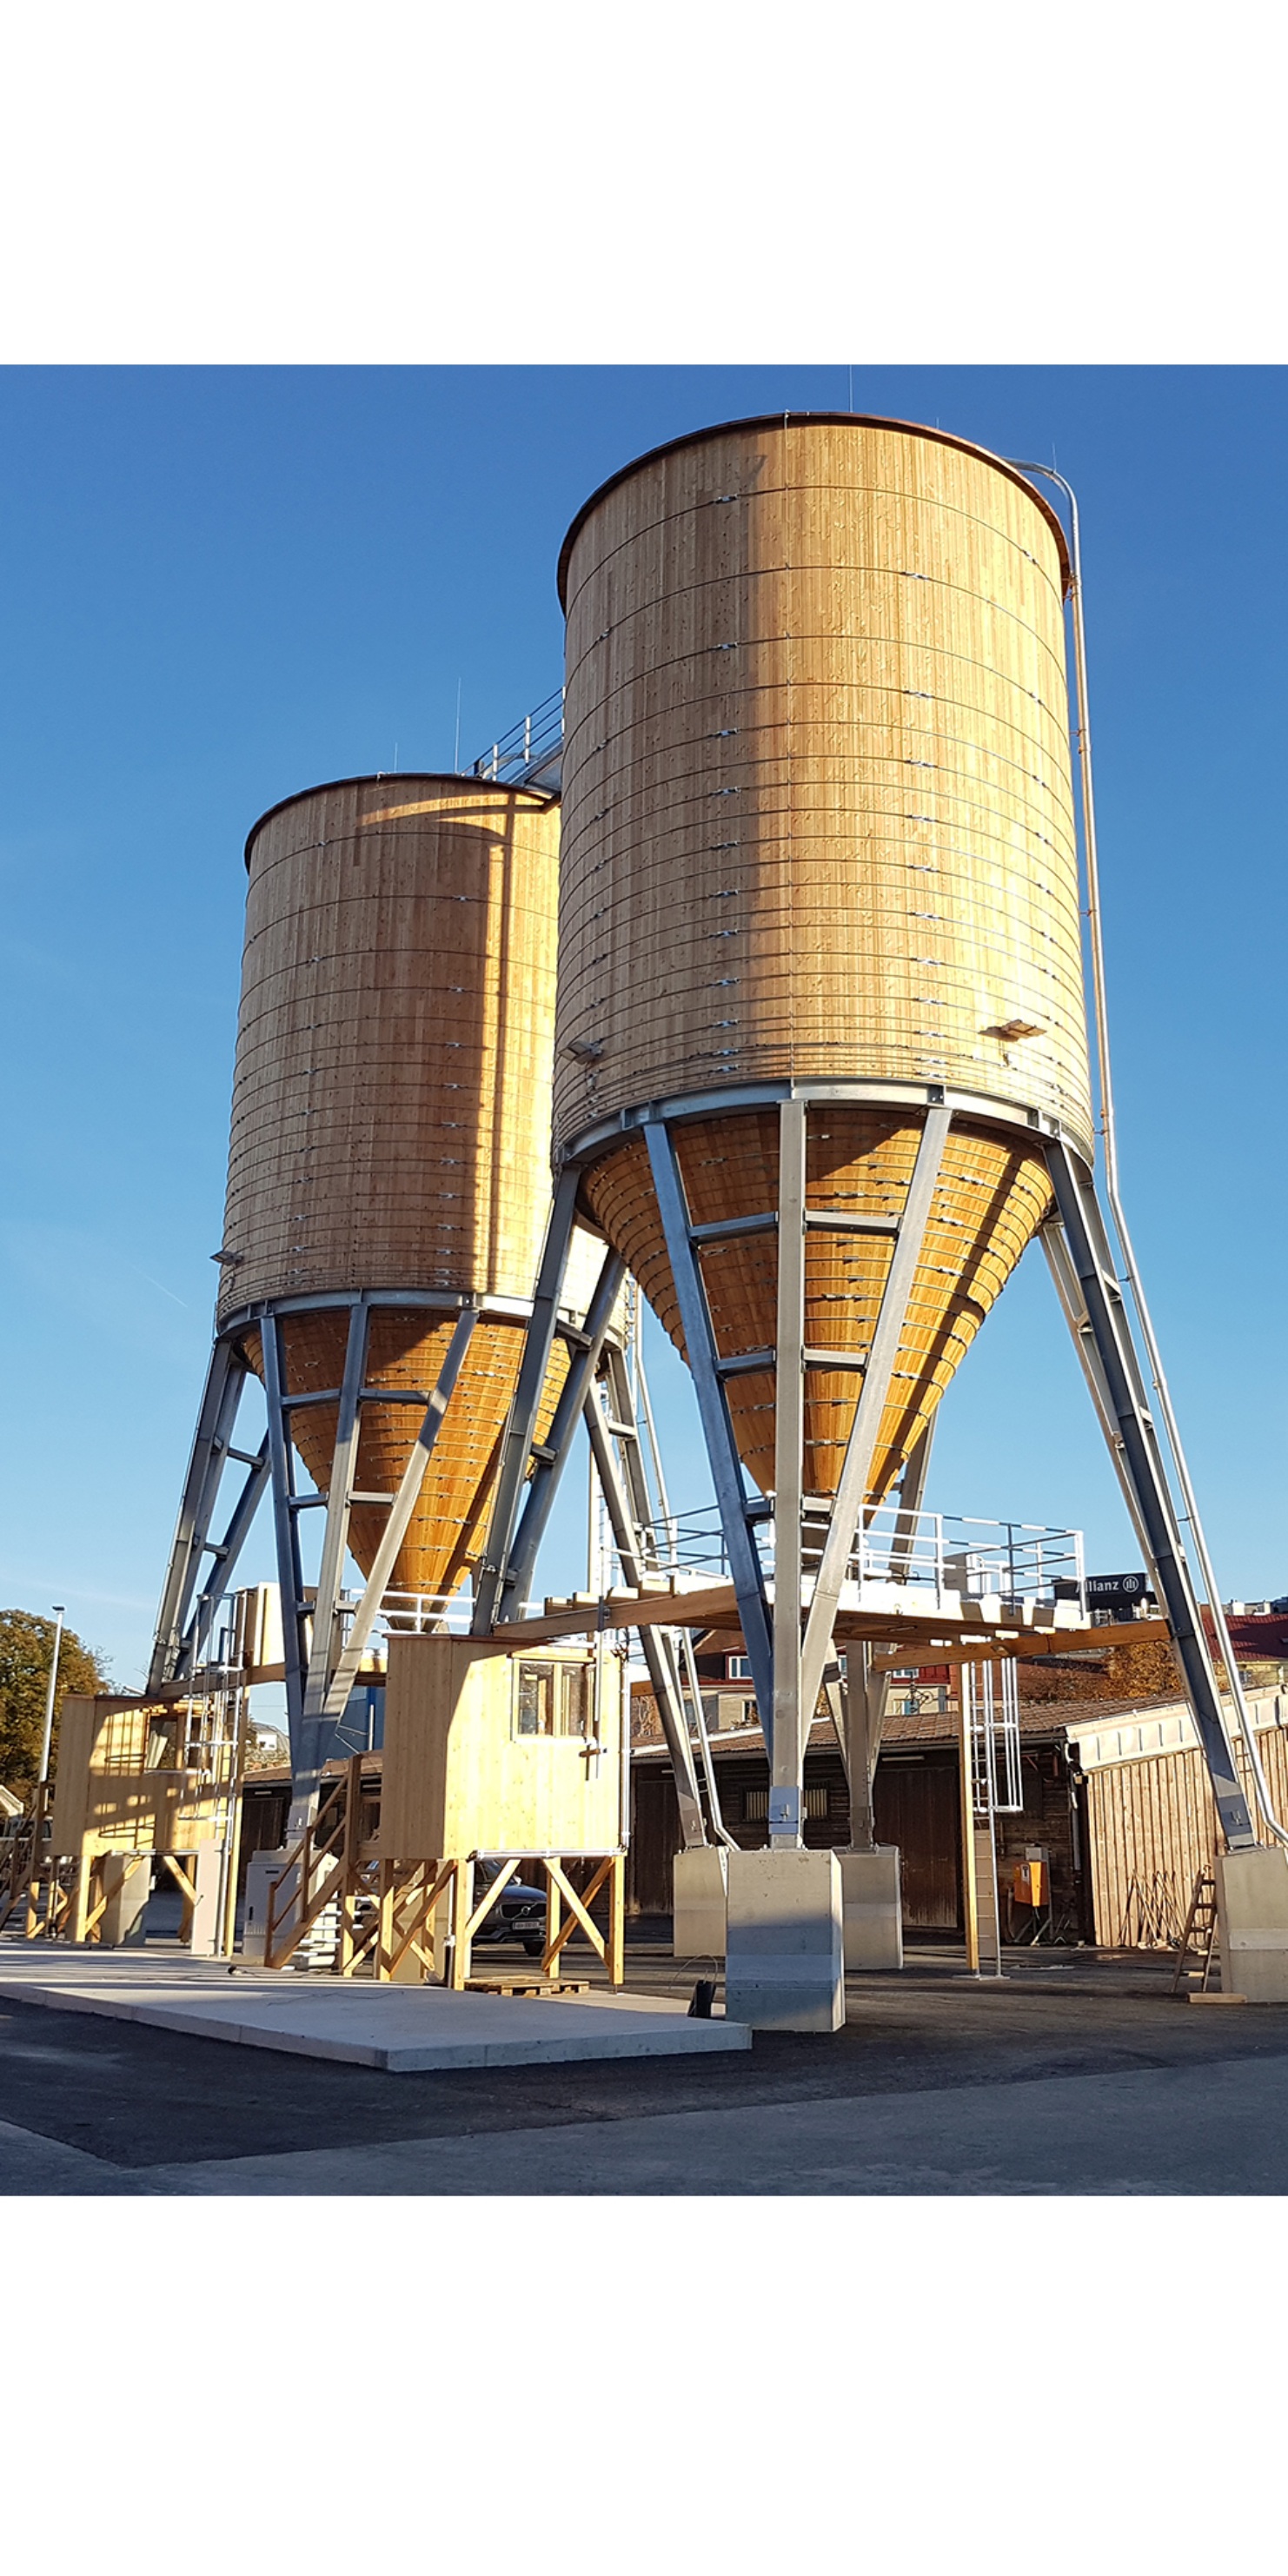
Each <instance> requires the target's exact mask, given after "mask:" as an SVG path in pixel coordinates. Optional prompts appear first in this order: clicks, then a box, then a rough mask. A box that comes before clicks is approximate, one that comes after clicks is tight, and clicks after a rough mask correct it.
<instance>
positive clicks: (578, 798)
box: [555, 419, 1091, 1149]
mask: <svg viewBox="0 0 1288 2576" xmlns="http://www.w3.org/2000/svg"><path fill="white" fill-rule="evenodd" d="M1063 587H1064V566H1063V560H1062V551H1061V545H1060V541H1059V538H1058V535H1057V531H1056V528H1055V524H1054V522H1053V519H1052V517H1051V514H1050V513H1049V511H1048V510H1047V509H1046V507H1045V505H1044V504H1043V503H1042V502H1041V501H1040V500H1039V498H1038V496H1037V495H1036V494H1035V493H1034V492H1033V491H1032V489H1031V488H1030V487H1029V486H1028V485H1026V484H1025V483H1023V482H1022V481H1021V480H1020V479H1019V478H1018V477H1016V476H1015V475H1014V474H1012V473H1011V472H1009V471H1008V470H1006V469H1005V468H1003V467H1001V466H999V465H998V464H997V462H996V461H995V460H992V459H990V458H988V457H987V456H985V455H984V454H983V453H982V452H980V451H977V450H972V449H965V448H963V447H962V446H960V445H959V444H956V443H950V442H947V441H944V440H942V439H940V438H937V437H935V436H934V435H932V434H919V433H916V432H912V431H909V430H907V429H904V428H901V427H899V426H898V425H896V424H893V423H890V424H872V423H865V422H860V421H851V420H831V421H826V420H825V421H811V420H808V419H795V420H793V419H788V420H787V421H786V422H784V421H783V420H781V419H780V420H777V421H768V422H766V421H754V422H745V423H741V424H734V425H732V426H730V427H729V428H727V429H725V430H723V431H720V432H716V433H711V434H707V435H705V436H703V437H701V438H697V439H693V440H690V441H686V442H680V443H678V444H677V445H676V446H675V447H674V448H672V449H669V450H666V451H664V452H662V453H660V454H659V455H658V456H656V457H654V458H645V459H643V460H642V461H641V462H640V463H639V464H638V465H637V466H636V467H634V468H632V469H628V470H627V472H626V473H625V474H624V475H622V476H620V477H619V478H618V479H617V480H616V481H615V482H614V483H613V484H612V485H610V486H609V487H607V488H606V490H605V492H604V493H603V494H602V495H601V496H600V497H598V498H597V499H596V500H594V501H592V502H591V503H590V504H588V506H587V509H586V511H585V512H584V513H583V514H582V517H581V518H580V520H579V521H578V522H577V523H576V525H575V528H574V530H573V533H572V536H571V538H570V541H569V544H568V547H567V548H566V549H565V561H564V588H565V599H566V606H567V611H568V662H567V700H566V714H565V749H564V766H563V838H562V852H561V863H560V874H561V888H560V946H559V1010H558V1024H557V1030H556V1040H555V1046H556V1057H555V1133H556V1141H557V1143H560V1144H563V1143H567V1142H568V1141H570V1140H571V1139H572V1138H573V1137H574V1136H576V1135H577V1134H578V1133H579V1132H580V1131H582V1130H584V1129H586V1128H588V1127H590V1126H593V1125H594V1124H595V1123H596V1121H597V1120H598V1119H599V1118H601V1117H602V1116H603V1115H605V1113H607V1112H611V1111H614V1110H617V1109H625V1108H631V1107H635V1106H638V1105H639V1104H640V1103H641V1102H643V1101H647V1100H651V1099H658V1098H662V1097H667V1096H675V1095H677V1094H682V1093H685V1092H691V1091H694V1090H697V1089H700V1088H708V1087H714V1086H715V1085H717V1084H719V1085H720V1086H722V1087H723V1086H725V1085H727V1084H730V1083H736V1082H758V1081H776V1080H781V1079H784V1078H790V1077H795V1078H797V1079H827V1078H829V1077H840V1078H845V1079H875V1080H888V1081H898V1082H905V1083H909V1084H919V1083H928V1082H947V1083H949V1084H951V1085H953V1086H955V1087H959V1088H963V1089H966V1090H970V1091H974V1092H979V1093H984V1094H986V1095H989V1096H992V1097H996V1098H997V1099H999V1100H1002V1101H1005V1102H1007V1103H1011V1104H1015V1105H1018V1106H1022V1107H1024V1108H1029V1107H1036V1108H1038V1109H1039V1110H1040V1111H1042V1112H1043V1113H1045V1114H1047V1115H1050V1116H1054V1117H1058V1118H1059V1119H1060V1120H1061V1121H1062V1122H1064V1123H1065V1124H1066V1125H1067V1126H1068V1127H1069V1128H1070V1130H1071V1132H1072V1133H1073V1135H1074V1137H1075V1139H1076V1141H1077V1142H1078V1143H1079V1144H1080V1145H1081V1146H1082V1147H1083V1148H1084V1149H1086V1148H1089V1146H1090V1140H1091V1107H1090V1086H1089V1076H1088V1065H1087V1037H1086V1015H1085V1009H1084V1001H1083V978H1082V955H1081V944H1080V936H1079V909H1078V870H1077V855H1076V847H1075V837H1074V813H1073V795H1072V786H1071V778H1070V759H1069V728H1068V701H1067V691H1066V679H1065V653H1064V621H1063V605H1062V602H1063ZM1015 1023H1023V1024H1024V1025H1025V1026H1026V1027H1028V1028H1031V1029H1032V1030H1034V1031H1035V1032H1037V1033H1036V1034H1034V1035H1032V1036H1027V1037H1022V1038H1008V1037H1006V1036H1004V1035H1003V1034H1001V1032H1003V1031H1004V1030H1006V1029H1007V1028H1008V1027H1010V1026H1012V1025H1013V1024H1015Z"/></svg>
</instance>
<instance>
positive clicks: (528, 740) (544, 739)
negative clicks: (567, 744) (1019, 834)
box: [470, 689, 564, 787]
mask: <svg viewBox="0 0 1288 2576" xmlns="http://www.w3.org/2000/svg"><path fill="white" fill-rule="evenodd" d="M563 698H564V693H563V690H562V689H556V690H555V691H554V693H553V695H552V696H551V697H548V698H543V699H542V702H541V704H540V706H539V707H534V708H533V709H532V711H531V714H530V715H526V716H520V718H519V721H518V723H517V724H515V725H511V727H510V730H509V732H508V733H506V734H502V735H501V737H500V739H499V740H498V741H497V742H494V743H490V744H489V745H488V748H487V750H486V751H481V752H480V753H479V756H478V759H477V760H475V761H473V762H472V763H471V765H470V774H471V776H472V777H474V778H493V779H495V780H496V782H497V784H498V785H499V786H507V787H522V786H525V785H535V784H536V783H537V781H538V779H543V773H544V772H545V771H547V770H550V771H552V772H553V771H554V768H555V765H556V763H557V761H558V758H559V754H560V752H561V751H562V749H563ZM543 783H544V779H543ZM549 783H550V784H551V785H556V786H557V784H558V780H557V778H556V777H554V776H552V777H551V779H550V782H549Z"/></svg>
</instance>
